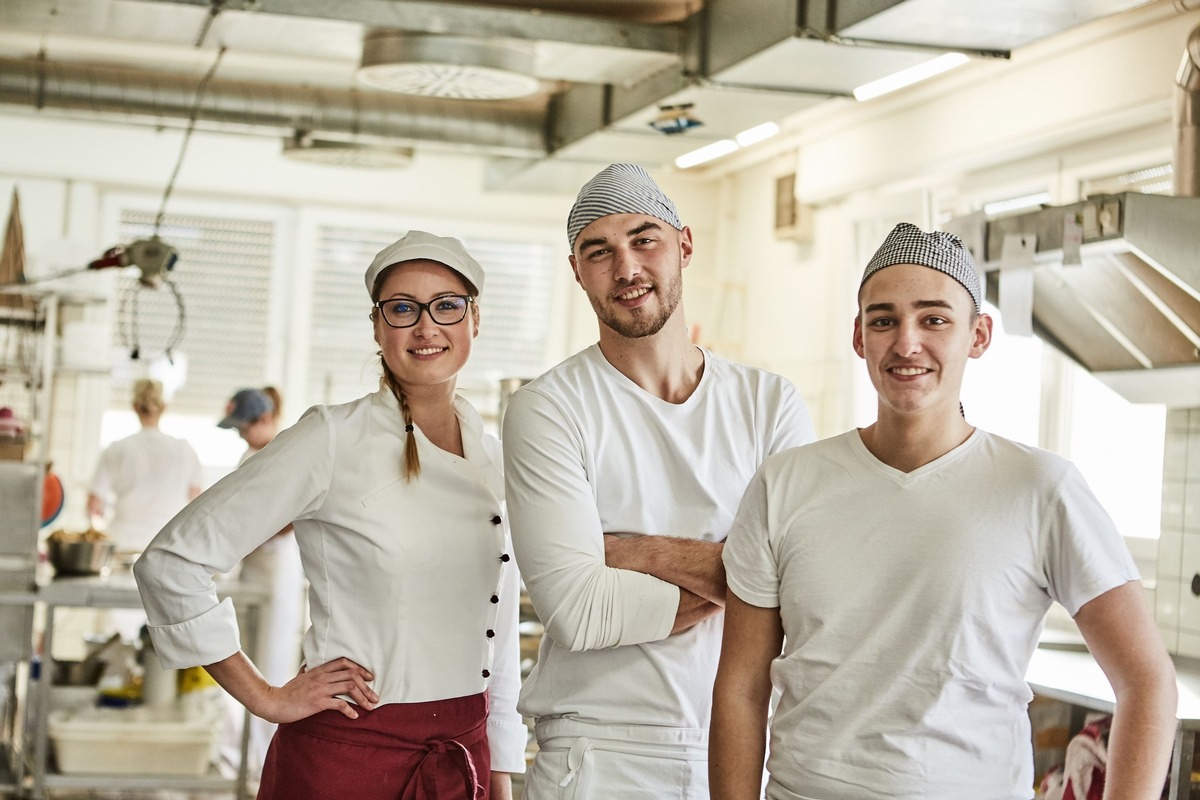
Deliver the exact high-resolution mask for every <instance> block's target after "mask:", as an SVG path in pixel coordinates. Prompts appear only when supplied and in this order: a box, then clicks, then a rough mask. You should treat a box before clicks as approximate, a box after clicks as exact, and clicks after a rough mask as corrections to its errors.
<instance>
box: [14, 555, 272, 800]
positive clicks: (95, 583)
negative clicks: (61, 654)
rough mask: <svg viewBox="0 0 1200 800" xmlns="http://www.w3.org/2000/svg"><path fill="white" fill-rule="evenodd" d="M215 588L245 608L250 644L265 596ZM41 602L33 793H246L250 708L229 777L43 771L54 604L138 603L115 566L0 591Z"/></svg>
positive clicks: (221, 584)
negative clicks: (231, 777)
mask: <svg viewBox="0 0 1200 800" xmlns="http://www.w3.org/2000/svg"><path fill="white" fill-rule="evenodd" d="M217 594H218V595H219V596H220V597H221V598H225V597H230V598H232V599H233V601H234V603H235V605H237V607H238V609H239V611H244V612H245V617H244V618H245V621H246V625H245V630H243V631H242V641H243V645H244V647H246V648H247V649H248V650H251V651H252V650H253V648H254V646H255V644H256V643H257V635H258V611H259V605H260V604H261V603H262V602H263V601H264V600H265V599H266V594H265V592H263V591H262V590H261V589H258V588H254V587H249V586H245V585H243V584H240V583H237V582H234V581H218V582H217ZM35 604H36V605H41V606H43V607H45V609H46V614H45V627H44V628H43V648H42V649H43V655H42V667H41V676H40V678H39V680H36V681H29V682H28V687H29V702H28V703H27V708H29V709H30V710H32V712H33V720H32V725H31V726H30V729H29V737H30V739H31V740H32V747H33V762H32V778H33V787H32V795H31V796H32V797H34V798H37V799H38V800H41V798H44V797H45V796H46V790H47V789H50V788H75V789H137V790H156V789H174V790H178V791H205V790H209V791H212V790H224V791H228V790H230V789H233V790H234V791H235V793H236V797H237V798H238V800H244V799H245V798H247V797H248V796H249V795H248V794H247V778H248V774H247V764H246V753H247V750H248V747H249V741H250V726H249V724H248V723H249V720H250V712H249V711H247V712H245V718H244V724H243V726H242V741H241V756H242V758H241V765H240V767H239V768H238V775H237V778H236V779H234V780H233V781H230V780H228V779H226V778H224V777H221V776H220V775H217V774H210V775H202V776H196V777H191V776H171V775H153V776H150V775H62V774H55V773H48V772H47V769H46V764H47V761H48V757H49V734H48V730H47V720H48V716H49V705H50V704H49V692H50V690H51V689H50V678H49V676H51V675H53V674H54V657H53V639H54V610H55V609H56V608H68V607H70V608H141V607H142V601H141V597H140V596H139V595H138V591H137V585H136V583H135V582H134V579H133V575H132V573H130V572H128V571H118V572H114V573H112V574H111V575H108V576H90V577H79V578H56V579H54V580H52V581H50V582H48V583H46V584H45V585H43V586H39V587H38V588H37V590H36V591H32V592H5V593H0V605H35Z"/></svg>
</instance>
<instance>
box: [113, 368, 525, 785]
mask: <svg viewBox="0 0 1200 800" xmlns="http://www.w3.org/2000/svg"><path fill="white" fill-rule="evenodd" d="M455 411H456V413H457V415H458V419H459V424H460V426H461V430H462V440H463V449H464V452H465V454H466V457H465V458H459V457H458V456H455V455H452V454H450V453H447V452H446V451H444V450H442V449H440V448H438V447H436V446H435V445H433V444H432V443H431V442H430V441H429V440H428V439H426V438H425V436H424V435H423V434H422V433H421V431H420V428H416V430H415V435H416V441H417V446H418V451H419V455H420V460H421V475H420V477H418V478H416V479H414V480H413V481H411V482H408V481H406V480H405V479H404V476H403V473H402V469H401V465H402V458H403V447H404V431H403V425H404V423H403V419H402V417H401V415H400V408H399V404H398V403H397V402H396V399H395V397H394V396H393V395H392V393H391V392H390V391H387V390H383V391H379V392H376V393H375V394H372V395H368V396H366V397H364V398H361V399H359V400H356V401H354V402H352V403H346V404H344V405H337V406H314V407H313V408H311V409H309V410H308V411H307V412H306V413H305V414H304V416H303V417H302V418H301V419H300V421H299V422H297V423H296V424H295V425H293V426H292V427H291V428H288V429H287V430H284V431H282V432H281V433H280V434H279V435H278V436H277V437H275V439H274V441H272V442H271V443H270V444H269V445H267V446H266V447H265V448H263V449H262V450H261V451H259V452H258V453H256V454H254V456H252V457H251V458H249V459H248V460H247V461H246V462H245V463H244V464H242V465H241V466H240V467H238V468H237V469H236V470H234V471H233V472H232V473H230V474H229V475H227V476H226V477H225V478H223V479H222V480H220V481H219V482H217V483H216V484H215V485H214V486H213V487H212V488H211V489H209V490H208V491H206V492H205V493H204V494H203V495H201V497H200V498H199V499H198V500H197V501H195V502H193V503H192V504H190V505H189V506H188V507H187V508H186V509H185V510H184V511H183V512H182V513H181V514H180V515H179V516H177V517H176V518H175V519H174V520H172V521H171V523H170V524H169V525H168V526H167V527H166V528H164V529H163V531H162V532H161V533H160V534H159V535H158V536H157V537H156V538H155V539H154V541H153V542H152V543H151V545H150V547H149V549H148V550H147V551H146V552H145V553H144V554H143V555H142V557H141V558H140V559H138V561H137V562H136V563H135V565H134V574H135V576H136V578H137V582H138V588H139V590H140V591H141V595H142V602H143V604H144V605H145V608H146V614H147V616H148V617H149V621H150V633H151V635H152V637H153V639H154V646H155V649H156V650H157V652H158V655H159V658H160V659H161V660H162V662H163V664H164V665H165V666H166V667H168V668H179V667H189V666H194V665H201V664H211V663H213V662H216V661H220V660H222V659H224V658H227V657H229V656H231V655H233V654H234V653H236V652H237V651H238V650H239V648H240V642H239V638H238V628H237V620H236V618H235V615H234V612H233V607H232V605H231V603H230V601H229V600H224V601H221V602H218V601H217V595H216V591H215V586H214V584H213V580H212V576H213V575H214V574H215V573H221V572H228V571H229V570H230V569H232V568H233V566H234V565H235V564H237V563H238V561H240V560H241V559H242V558H243V557H244V556H245V555H246V554H247V553H249V552H250V551H251V550H253V549H254V548H256V547H258V546H259V545H260V544H262V543H263V542H265V541H266V540H267V539H269V538H271V537H272V536H273V535H274V534H275V533H277V532H278V531H279V530H281V529H282V528H283V527H284V526H285V525H287V524H288V523H289V522H290V523H292V524H293V526H294V528H295V536H296V542H297V544H298V545H299V547H300V556H301V559H302V561H303V564H304V574H305V576H306V577H307V578H308V581H309V586H310V588H309V610H310V616H311V619H312V623H311V626H310V627H309V629H308V631H307V633H306V634H305V636H304V645H303V649H304V662H305V663H306V664H309V665H314V666H315V665H318V664H324V663H325V662H327V661H331V660H332V659H335V658H338V657H341V656H345V657H346V658H349V659H350V660H352V661H354V662H355V663H358V664H361V665H362V666H364V667H366V668H367V669H368V670H370V671H371V672H372V673H373V674H374V676H375V680H374V682H373V683H372V684H371V686H372V688H373V689H374V690H375V692H376V693H377V694H378V695H379V698H380V699H379V702H380V704H384V703H418V702H427V701H432V700H444V699H448V698H454V697H463V696H467V695H473V694H478V693H480V692H482V691H484V690H485V689H487V690H489V692H490V699H491V714H490V717H489V720H488V731H489V741H490V743H491V752H492V768H493V769H494V770H498V771H506V772H523V771H524V765H525V758H524V749H525V740H526V729H525V727H524V725H523V724H522V722H521V718H520V716H519V715H518V714H517V713H516V710H515V706H516V696H517V691H518V689H519V687H520V671H519V667H518V649H517V648H518V645H517V608H518V604H519V594H520V590H519V578H518V576H517V571H516V566H515V562H514V561H513V560H512V558H511V555H510V554H511V552H512V551H511V548H510V545H509V541H508V536H507V532H506V525H505V524H504V522H505V520H504V481H503V478H502V475H501V471H500V469H501V456H500V443H499V442H498V441H497V440H496V438H495V437H493V436H487V435H485V434H484V433H483V427H482V422H481V420H480V419H479V415H478V414H476V413H475V410H474V409H473V408H471V406H470V405H469V404H468V403H467V402H466V401H465V400H462V399H461V398H459V399H456V401H455Z"/></svg>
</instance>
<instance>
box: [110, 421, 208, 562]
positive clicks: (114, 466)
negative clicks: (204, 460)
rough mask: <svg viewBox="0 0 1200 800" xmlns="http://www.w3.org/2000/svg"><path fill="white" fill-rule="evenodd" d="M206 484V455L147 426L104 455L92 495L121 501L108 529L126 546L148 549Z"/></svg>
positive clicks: (128, 547) (120, 544)
mask: <svg viewBox="0 0 1200 800" xmlns="http://www.w3.org/2000/svg"><path fill="white" fill-rule="evenodd" d="M203 487H204V475H203V472H202V470H201V467H200V458H199V457H198V456H197V455H196V451H195V450H193V449H192V446H191V445H190V444H188V443H187V442H186V441H184V440H183V439H176V438H175V437H173V436H168V435H167V434H165V433H163V432H162V431H160V430H158V429H157V428H142V429H141V430H140V431H138V432H137V433H135V434H133V435H132V436H129V437H126V438H124V439H121V440H119V441H116V442H113V443H112V444H110V445H109V446H108V447H107V448H105V450H104V452H103V453H101V454H100V461H99V463H97V464H96V472H95V475H94V476H93V477H92V485H91V489H90V491H91V493H92V494H94V495H97V496H98V497H102V498H104V499H105V500H106V501H111V500H114V499H115V502H114V504H113V518H112V521H111V522H110V523H109V526H108V533H109V535H111V536H112V538H113V539H114V540H116V542H117V547H119V548H120V549H122V550H142V549H144V548H145V547H146V545H147V544H149V543H150V540H151V539H153V538H154V534H156V533H158V532H159V530H160V529H161V528H162V526H163V525H166V524H167V522H168V521H169V520H170V519H171V517H173V516H175V515H176V514H177V513H179V509H181V508H183V507H184V506H185V505H187V503H188V500H189V499H191V498H190V492H191V490H192V489H193V488H195V489H202V488H203Z"/></svg>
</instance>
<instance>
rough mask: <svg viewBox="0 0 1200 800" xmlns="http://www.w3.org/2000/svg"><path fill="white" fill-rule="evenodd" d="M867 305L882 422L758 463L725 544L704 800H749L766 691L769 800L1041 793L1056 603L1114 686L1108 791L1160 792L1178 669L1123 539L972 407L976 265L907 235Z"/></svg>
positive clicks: (863, 298) (1133, 796)
mask: <svg viewBox="0 0 1200 800" xmlns="http://www.w3.org/2000/svg"><path fill="white" fill-rule="evenodd" d="M858 301H859V313H858V316H857V317H856V318H855V321H854V336H853V344H854V350H855V352H856V353H857V354H858V355H859V356H860V357H862V358H863V359H864V360H865V361H866V365H867V371H868V372H869V374H870V377H871V381H872V383H873V384H874V386H875V389H876V392H877V393H878V419H877V420H876V422H875V423H874V424H872V425H870V426H868V427H866V428H862V429H861V430H852V431H850V432H848V433H845V434H843V435H841V436H837V437H834V438H831V439H826V440H824V441H821V442H818V443H816V444H812V445H808V446H806V447H802V448H798V449H796V450H792V451H790V452H788V453H783V454H781V455H779V456H775V457H772V458H769V459H767V461H766V462H765V463H764V464H763V467H762V469H761V470H760V471H759V473H758V474H757V475H756V476H755V478H754V480H753V481H752V482H751V484H750V487H749V488H748V490H747V492H746V498H745V500H744V501H743V503H742V506H741V508H740V509H739V511H738V516H737V520H736V521H735V523H734V525H733V530H732V531H731V532H730V534H729V543H728V545H727V546H726V548H725V554H724V557H725V564H726V568H727V570H728V581H729V595H728V606H727V608H726V615H725V641H724V646H723V649H722V652H721V665H720V669H719V670H718V674H717V682H716V688H715V690H714V707H713V737H712V754H711V763H710V768H711V776H712V788H713V798H716V799H717V800H753V799H754V798H758V797H761V782H762V765H763V756H764V750H765V745H766V742H765V739H766V737H765V736H764V730H765V728H766V724H767V708H768V702H769V698H770V695H771V689H772V685H773V686H774V688H776V689H778V690H780V692H781V696H780V699H779V703H778V706H777V708H776V710H775V713H774V715H773V716H772V717H771V723H770V758H769V760H768V762H767V769H768V772H769V773H770V780H769V782H768V785H767V792H766V793H767V797H769V798H771V799H772V800H867V799H868V798H870V799H871V800H875V798H880V797H889V798H900V799H901V800H917V799H918V798H920V800H959V799H960V798H967V797H969V798H979V800H1001V799H1003V800H1026V799H1027V798H1031V797H1033V786H1034V776H1033V764H1032V758H1031V735H1030V729H1029V719H1028V716H1027V712H1026V707H1027V705H1028V703H1029V700H1030V698H1031V695H1030V691H1029V688H1028V686H1026V684H1025V680H1024V676H1025V671H1026V669H1027V668H1028V666H1029V660H1030V658H1031V656H1032V654H1033V650H1034V647H1035V646H1036V645H1037V639H1038V635H1039V633H1040V631H1041V628H1042V622H1043V618H1044V615H1045V613H1046V611H1047V609H1048V608H1049V606H1050V603H1051V601H1054V600H1057V601H1058V602H1060V603H1061V604H1062V605H1063V606H1064V607H1065V608H1066V609H1067V611H1068V612H1070V613H1071V614H1072V616H1074V618H1075V622H1076V623H1077V624H1078V626H1079V630H1080V632H1081V633H1082V634H1083V637H1084V639H1085V640H1086V642H1087V645H1088V647H1089V649H1090V650H1091V652H1092V654H1093V655H1094V656H1095V658H1096V661H1097V662H1098V663H1099V665H1100V667H1101V668H1102V669H1103V670H1104V673H1105V675H1107V677H1108V679H1109V681H1110V682H1111V683H1112V686H1113V689H1114V691H1115V694H1116V699H1117V703H1116V713H1115V717H1114V722H1113V726H1112V735H1111V740H1110V750H1109V761H1108V785H1107V787H1106V791H1105V795H1104V796H1105V798H1109V800H1117V798H1120V800H1151V799H1152V798H1155V799H1156V798H1158V797H1159V795H1160V792H1161V791H1162V788H1163V779H1164V777H1165V775H1166V771H1167V767H1168V756H1169V754H1170V748H1171V740H1172V735H1173V731H1174V727H1175V724H1174V723H1175V704H1176V687H1175V682H1174V670H1173V668H1172V665H1171V661H1170V658H1169V657H1168V655H1167V653H1166V649H1165V648H1164V646H1163V642H1162V639H1161V637H1160V636H1159V633H1158V630H1157V629H1156V628H1155V625H1154V622H1153V620H1152V619H1151V617H1150V614H1149V611H1148V609H1147V607H1146V602H1145V599H1144V597H1143V594H1142V587H1141V582H1140V581H1139V580H1138V576H1137V572H1136V569H1135V567H1134V565H1133V562H1132V559H1131V558H1130V556H1129V553H1128V551H1127V550H1126V549H1125V545H1124V542H1123V541H1122V540H1121V537H1120V535H1119V533H1118V532H1117V530H1116V529H1115V527H1114V526H1113V523H1112V521H1111V520H1110V519H1109V517H1108V515H1107V514H1106V513H1105V512H1104V510H1103V509H1102V508H1101V506H1100V504H1099V503H1098V501H1097V500H1096V498H1095V496H1094V495H1093V494H1092V493H1091V491H1090V490H1089V489H1088V487H1087V485H1086V483H1085V482H1084V480H1083V478H1082V476H1081V475H1080V474H1079V472H1078V471H1077V470H1076V469H1075V468H1074V467H1073V466H1072V465H1071V464H1070V463H1069V462H1067V461H1065V460H1064V459H1062V458H1059V457H1058V456H1055V455H1053V454H1051V453H1047V452H1045V451H1042V450H1038V449H1037V448H1033V447H1028V446H1025V445H1019V444H1017V443H1015V442H1010V441H1008V440H1007V439H1003V438H1001V437H999V436H995V435H992V434H989V433H987V432H986V431H983V430H980V429H978V428H974V427H972V426H971V425H970V424H969V423H968V422H967V421H966V419H965V418H964V416H963V414H962V413H961V410H960V406H959V391H960V388H961V386H962V378H963V372H964V369H965V367H966V364H967V361H968V359H970V358H978V357H980V356H982V355H983V353H984V351H986V350H987V348H988V345H989V343H990V341H991V332H992V321H991V318H990V317H988V316H987V315H986V314H982V313H981V310H980V302H981V297H980V285H979V276H978V274H977V272H976V271H975V265H974V263H973V261H972V260H971V257H970V254H969V253H968V252H967V251H966V249H965V248H964V247H963V245H962V243H961V242H960V241H959V240H958V238H957V237H954V236H952V235H951V234H947V233H940V232H935V233H929V234H927V233H924V232H922V231H920V230H919V229H917V228H916V227H914V226H912V225H908V224H906V223H905V224H901V225H899V226H897V228H896V229H895V230H893V231H892V233H891V234H889V236H888V238H887V239H886V240H885V241H884V243H883V245H882V246H881V247H880V249H879V251H878V252H877V253H876V254H875V256H874V257H873V258H872V260H871V262H870V263H869V264H868V266H867V269H866V272H865V274H864V276H863V282H862V284H861V288H860V289H859V297H858ZM781 653H782V655H781Z"/></svg>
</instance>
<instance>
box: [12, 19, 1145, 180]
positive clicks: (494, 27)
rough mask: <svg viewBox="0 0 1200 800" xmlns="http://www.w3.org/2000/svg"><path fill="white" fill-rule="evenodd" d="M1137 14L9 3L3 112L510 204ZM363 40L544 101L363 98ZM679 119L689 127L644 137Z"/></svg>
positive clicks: (372, 93) (371, 94)
mask: <svg viewBox="0 0 1200 800" xmlns="http://www.w3.org/2000/svg"><path fill="white" fill-rule="evenodd" d="M1147 2H1149V0H826V2H804V0H708V2H707V3H701V2H699V1H698V0H608V2H589V1H588V0H545V1H543V2H534V1H533V0H478V1H477V2H475V3H471V4H466V3H450V2H434V1H432V0H430V1H423V2H415V1H410V0H8V2H3V3H0V106H8V107H10V108H20V109H24V110H26V111H29V112H32V113H47V114H64V115H70V116H76V117H79V116H83V117H88V116H91V117H95V116H109V117H111V116H114V115H115V116H119V117H124V118H125V119H127V120H128V121H130V122H131V123H135V124H155V125H176V126H182V125H184V124H186V122H187V117H188V115H189V114H190V113H192V112H193V110H194V112H195V113H196V115H197V125H199V126H204V127H211V128H221V127H228V128H233V129H236V130H241V131H247V132H252V133H258V134H262V135H270V136H278V137H281V138H282V137H284V136H287V135H289V134H290V133H291V132H294V131H295V130H296V129H298V128H300V129H305V130H309V131H311V132H312V133H313V135H316V136H321V137H323V138H332V139H338V140H344V141H355V142H360V143H368V144H369V143H380V142H387V143H389V144H403V145H408V146H413V147H416V148H418V150H419V149H421V148H440V149H447V148H450V149H462V150H466V151H472V152H478V153H482V154H484V155H487V156H490V157H493V158H495V159H498V162H497V165H496V168H495V169H493V170H490V174H491V175H492V176H493V179H494V180H495V181H508V182H510V183H511V184H512V185H514V186H519V185H520V184H521V183H522V181H524V182H526V183H528V182H530V181H531V180H534V177H535V176H537V175H538V174H539V173H545V172H546V171H548V170H550V171H552V170H555V169H560V168H563V169H568V170H571V171H574V170H575V165H577V164H580V163H584V164H586V165H587V171H593V167H594V165H595V163H597V162H603V163H607V162H610V161H616V160H621V161H634V162H638V163H642V164H644V165H646V166H649V167H655V166H661V165H665V164H669V163H670V162H671V161H672V160H673V159H674V158H675V157H676V156H678V155H680V154H682V153H684V152H687V151H690V150H692V149H695V148H697V147H699V146H701V145H704V144H707V143H710V142H713V141H716V140H718V139H724V138H730V137H732V136H734V135H735V134H737V133H738V132H740V131H742V130H745V129H747V128H750V127H753V126H755V125H758V124H759V123H762V122H766V121H776V122H778V121H780V120H782V119H784V118H785V117H788V116H790V115H792V114H795V113H796V112H799V111H803V110H807V109H811V108H813V107H815V106H819V105H820V104H821V103H824V102H826V101H827V100H828V99H829V98H831V97H844V96H847V95H848V94H849V93H850V92H851V91H852V90H853V89H854V87H856V86H858V85H860V84H862V83H865V82H867V81H869V80H873V79H875V78H879V77H882V76H884V75H887V74H890V73H892V72H895V71H897V70H899V69H901V68H904V67H907V66H911V65H912V64H915V63H919V62H921V61H924V60H927V59H929V58H932V57H933V56H934V55H937V54H939V53H941V52H945V51H946V50H949V49H958V50H960V51H966V52H968V53H969V54H970V55H972V56H973V57H976V58H1005V57H1006V56H1007V55H1008V54H1009V53H1010V52H1011V51H1012V50H1013V49H1016V48H1019V47H1021V46H1024V45H1026V44H1029V43H1031V42H1033V41H1037V40H1040V39H1044V38H1047V37H1050V36H1054V35H1056V34H1058V33H1060V32H1062V31H1064V30H1066V29H1068V28H1071V27H1074V26H1076V25H1079V24H1081V23H1083V22H1086V21H1089V20H1091V19H1095V18H1099V17H1103V16H1108V15H1111V14H1116V13H1121V12H1122V11H1125V10H1128V9H1130V8H1133V7H1136V6H1140V5H1145V4H1146V3H1147ZM377 28H389V29H396V30H402V31H410V32H415V33H422V34H434V35H445V34H453V35H456V36H466V37H468V38H472V37H473V38H478V39H485V40H495V39H502V40H505V41H508V42H513V43H516V44H517V45H519V46H521V47H527V48H531V49H532V51H533V54H534V62H533V63H534V68H533V73H534V75H535V77H537V78H538V79H539V80H540V85H541V87H542V88H541V91H540V93H539V94H537V95H535V96H534V97H532V98H528V99H523V100H516V101H472V100H440V99H432V98H408V97H404V96H399V95H395V94H391V93H386V92H380V91H377V90H372V89H369V88H366V87H364V86H362V85H360V84H358V83H357V82H356V78H355V71H356V68H357V67H358V63H359V58H360V55H361V45H362V39H363V36H364V34H365V32H367V31H368V30H371V29H377ZM222 47H223V48H225V50H224V52H223V54H222V55H221V60H220V64H219V67H218V69H217V71H216V73H215V74H214V76H213V78H212V80H211V82H210V83H208V84H207V86H206V88H205V94H204V96H203V97H202V98H201V100H200V102H199V103H196V102H195V98H196V89H197V87H198V85H199V84H200V81H201V78H202V76H203V75H204V74H205V73H206V72H207V71H208V70H209V69H210V67H211V66H212V65H213V63H214V62H215V60H216V59H217V56H218V51H219V49H220V48H222ZM678 103H692V104H693V106H694V113H695V115H696V116H697V117H698V118H699V119H700V120H702V121H703V122H704V125H703V126H701V127H699V128H694V129H692V130H689V131H688V132H686V133H684V134H679V135H674V136H668V135H664V134H661V133H658V132H656V131H654V130H653V129H651V128H650V126H649V123H650V122H651V121H652V120H653V119H654V117H655V116H656V114H657V111H658V108H659V106H660V105H664V104H678Z"/></svg>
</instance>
